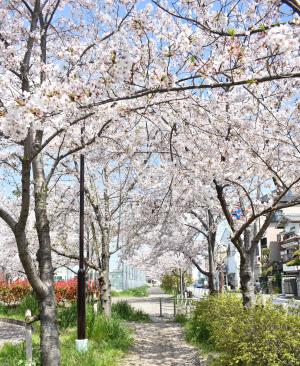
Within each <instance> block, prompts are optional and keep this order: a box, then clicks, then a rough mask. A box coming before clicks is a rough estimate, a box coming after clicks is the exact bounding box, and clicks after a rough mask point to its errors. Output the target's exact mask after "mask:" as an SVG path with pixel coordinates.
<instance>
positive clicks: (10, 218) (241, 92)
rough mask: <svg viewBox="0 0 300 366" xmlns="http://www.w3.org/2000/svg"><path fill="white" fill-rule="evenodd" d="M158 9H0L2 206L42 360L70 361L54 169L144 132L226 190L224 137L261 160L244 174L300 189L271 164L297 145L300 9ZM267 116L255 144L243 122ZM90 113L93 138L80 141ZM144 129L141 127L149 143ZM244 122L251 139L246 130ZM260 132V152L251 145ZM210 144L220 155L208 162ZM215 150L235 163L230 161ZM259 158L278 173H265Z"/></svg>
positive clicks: (84, 0)
mask: <svg viewBox="0 0 300 366" xmlns="http://www.w3.org/2000/svg"><path fill="white" fill-rule="evenodd" d="M286 3H287V2H286ZM152 4H153V6H152V5H151V4H147V5H145V4H142V3H141V4H136V3H135V2H130V1H122V2H117V1H116V2H105V3H104V4H101V3H100V2H98V1H97V2H96V3H95V1H92V0H78V1H76V2H74V1H68V0H56V1H54V0H44V1H42V0H28V1H26V0H22V1H15V0H10V1H4V0H3V1H1V3H0V6H1V12H0V17H1V22H0V24H1V25H0V40H1V48H0V64H1V66H0V67H1V78H0V82H1V92H0V101H1V102H0V108H1V109H0V115H1V118H0V131H1V135H0V138H1V140H0V144H1V150H2V152H1V166H3V170H2V172H3V173H2V174H4V172H6V171H7V172H9V173H8V175H7V176H5V179H7V178H8V177H11V179H15V180H16V181H18V182H17V183H18V184H19V185H20V189H19V191H18V195H19V196H18V197H17V200H16V202H17V204H16V205H15V206H12V205H7V204H6V202H5V200H4V201H3V202H1V206H0V217H1V218H2V220H4V222H5V223H6V224H7V225H8V226H9V227H10V229H11V231H12V232H13V235H14V237H15V241H16V244H17V248H18V253H19V257H20V260H21V263H22V266H23V268H24V271H25V273H26V275H27V277H28V280H29V282H30V284H31V286H32V288H33V289H34V291H35V293H36V294H37V297H38V299H39V307H40V318H41V361H42V364H43V365H45V366H52V365H59V363H60V361H59V360H60V351H59V335H58V328H57V322H56V306H55V296H54V290H53V263H52V254H51V246H52V244H51V229H50V220H49V210H48V204H49V192H50V190H51V189H52V187H53V186H55V183H56V180H58V179H61V177H60V176H59V173H58V170H57V169H58V168H59V166H61V165H62V164H65V162H67V161H68V159H71V157H72V155H74V154H76V153H77V152H78V151H80V150H81V149H83V148H84V149H86V150H87V149H89V148H91V146H93V145H97V144H98V143H99V141H102V140H109V139H114V138H115V137H117V140H118V139H120V138H121V139H123V140H124V141H126V140H127V144H126V143H125V145H127V146H126V149H125V150H126V152H127V153H128V149H129V151H130V149H134V148H133V147H132V145H131V144H132V142H134V141H135V140H139V139H140V140H142V139H144V143H141V141H139V145H138V146H139V147H141V146H142V147H143V148H145V150H146V154H149V151H151V149H155V150H156V151H157V152H159V151H160V150H159V148H158V147H159V142H162V144H161V145H162V147H163V151H160V153H165V151H166V147H168V150H169V154H170V157H171V160H172V161H173V162H172V163H173V164H175V161H176V163H177V164H181V165H182V166H184V165H186V164H187V163H190V166H191V167H192V169H199V168H200V169H202V168H203V166H204V165H205V166H206V168H208V166H209V164H211V165H212V167H211V168H212V169H203V172H205V173H206V174H207V176H206V177H204V178H203V181H205V180H206V182H208V184H209V185H211V183H212V182H213V181H214V180H215V181H216V182H217V185H218V186H220V185H221V186H223V185H224V182H225V180H224V179H225V177H224V176H222V174H220V170H221V171H223V170H224V169H227V168H228V169H229V168H230V169H233V166H232V165H233V164H232V161H231V165H230V164H229V165H228V167H227V164H228V162H229V159H227V160H226V156H225V155H226V144H228V145H230V146H229V147H230V149H229V148H228V151H230V153H231V154H232V152H233V151H235V152H236V151H237V150H238V151H239V154H240V155H241V156H243V159H248V158H249V161H251V163H252V164H253V166H254V167H255V168H253V167H252V165H251V173H249V175H247V179H248V180H249V177H256V176H258V177H263V179H270V175H271V176H272V178H275V181H276V187H278V184H279V186H280V187H287V188H289V189H290V188H291V187H293V188H294V189H295V188H296V187H295V185H296V183H295V184H293V182H294V181H288V182H287V183H285V186H284V185H283V184H282V182H281V180H282V181H284V179H285V177H286V172H284V173H282V171H280V172H279V171H278V170H279V169H281V170H283V171H284V170H285V168H284V163H283V162H282V163H281V164H279V165H280V168H279V167H278V165H276V164H277V163H276V164H275V166H276V169H275V167H274V164H273V163H274V161H275V152H276V151H277V153H278V152H281V151H282V149H284V150H286V151H287V156H288V157H289V158H290V159H292V160H291V161H293V162H294V160H293V159H294V158H293V157H292V153H290V151H294V150H296V151H297V148H298V143H297V139H298V137H297V135H295V133H297V126H296V125H295V123H294V120H295V115H296V113H297V111H296V110H295V113H294V114H293V115H292V117H291V119H287V118H285V116H284V114H285V113H286V110H287V109H288V110H290V109H291V108H290V106H291V105H293V106H294V105H295V98H296V90H297V84H296V78H298V77H299V76H300V73H299V66H298V65H299V62H298V61H299V55H298V41H297V35H298V18H297V16H296V15H294V13H297V3H296V2H294V1H289V2H288V5H289V6H291V7H292V11H293V12H294V13H292V11H290V10H288V11H286V10H285V9H284V8H283V6H280V4H281V3H280V2H276V3H274V2H270V1H268V0H265V1H263V2H261V3H260V4H259V5H258V4H257V2H256V1H250V2H245V3H244V2H242V3H241V4H231V2H230V1H225V2H223V1H222V2H221V1H215V2H206V1H204V2H201V3H197V4H194V3H192V2H183V3H180V4H178V8H176V9H170V8H169V7H170V5H169V4H168V3H167V2H165V3H163V2H152ZM285 6H286V5H285ZM174 11H175V12H174ZM242 98H243V100H242ZM266 100H267V102H266ZM253 102H254V103H255V108H253ZM278 104H279V106H278ZM294 109H296V108H294ZM241 111H243V115H241ZM257 111H259V117H258V120H259V123H258V125H259V128H258V127H256V128H257V130H258V132H259V133H258V134H257V135H258V136H260V137H262V135H263V136H267V135H268V137H269V139H268V141H270V139H271V140H272V143H269V142H268V143H267V139H263V138H261V139H260V140H259V138H258V139H254V137H255V132H256V131H257V130H255V129H252V130H251V129H250V128H249V130H247V128H248V125H250V124H251V125H254V124H255V122H256V121H255V119H256V114H257ZM274 115H275V116H276V118H274ZM281 118H282V120H283V121H284V126H285V130H284V131H285V133H284V137H282V136H281V134H279V133H278V132H276V131H277V128H280V129H281V128H282V126H281V125H280V123H282V122H280V123H279V124H277V125H276V123H277V120H278V119H279V121H281ZM202 119H203V121H202V122H203V123H198V122H200V121H201V120H202ZM269 119H271V120H272V124H271V126H270V127H269V126H268V124H267V121H268V120H269ZM274 120H275V121H276V123H275V122H274ZM83 121H85V123H86V128H85V136H84V137H83V136H81V135H80V131H81V128H80V127H81V125H82V124H83ZM195 122H197V123H198V125H197V123H196V125H195ZM226 127H227V128H226ZM139 128H142V129H143V131H145V133H144V134H141V136H140V137H139V133H138V131H139ZM243 128H244V129H245V130H246V131H245V134H240V130H241V129H243ZM133 130H134V131H135V133H134V134H133V133H131V132H132V131H133ZM200 131H201V134H200ZM253 131H255V132H253ZM132 135H133V136H134V137H133V136H132ZM233 135H234V136H235V138H233ZM240 135H242V137H240ZM209 136H214V137H213V138H211V139H210V138H209ZM236 136H239V138H237V137H236ZM199 137H201V140H202V141H203V143H201V145H202V146H201V149H200V154H199V150H198V148H199V147H200V146H199V141H198V139H199ZM252 140H253V145H252V148H250V147H249V146H248V145H247V143H248V142H250V141H252ZM273 140H274V141H276V143H277V145H276V144H275V143H273ZM282 140H284V141H282ZM149 141H152V142H151V143H150V144H149V143H148V142H149ZM204 143H206V146H203V145H204ZM255 143H257V144H258V145H257V146H259V148H258V147H257V146H255ZM263 143H264V144H265V145H267V146H268V148H267V149H266V151H267V153H268V156H267V158H268V159H271V160H272V163H270V162H269V161H268V159H267V160H265V162H266V163H264V164H260V165H259V164H258V163H257V162H258V161H260V162H261V159H260V158H259V157H261V156H263V158H264V154H266V153H265V151H262V147H261V146H262V145H263ZM274 144H275V145H274ZM223 145H225V149H224V146H223ZM291 145H293V146H291ZM212 146H213V147H214V148H215V149H216V154H215V157H214V158H216V159H213V157H211V147H212ZM241 147H242V148H241ZM271 147H272V148H273V150H271ZM291 148H293V149H294V150H291ZM217 152H218V153H217ZM250 152H251V153H250ZM140 153H143V152H142V151H140ZM219 153H220V155H221V158H223V160H224V158H225V161H223V160H221V163H220V161H218V154H219ZM253 154H254V155H255V156H256V158H255V159H253ZM196 156H197V160H196V161H197V164H196V165H195V164H194V162H195V157H196ZM201 156H202V160H201V161H199V160H200V158H201ZM235 163H236V161H235ZM201 165H202V166H201ZM225 165H226V166H225ZM244 166H245V163H244V162H243V161H241V159H240V160H239V165H236V166H235V167H234V169H235V170H236V171H237V170H240V171H241V170H242V171H243V172H245V167H244ZM261 166H264V167H267V169H266V171H268V172H269V173H270V172H272V174H271V173H270V175H269V176H266V174H264V173H262V172H261V170H260V169H261V168H259V167H261ZM270 167H271V169H270ZM247 168H248V166H247ZM258 170H259V171H258ZM229 171H230V170H229ZM274 171H275V172H276V173H277V175H278V176H277V175H276V174H275V173H274ZM249 172H250V170H249ZM282 174H284V178H283V177H282ZM274 175H275V177H274ZM278 177H280V179H279V178H278ZM231 178H232V177H231ZM257 179H258V178H257ZM259 179H262V178H259ZM259 179H258V180H259ZM295 179H296V178H295ZM245 184H246V183H245ZM247 184H248V183H247ZM284 190H286V188H284ZM282 192H283V191H282ZM280 194H282V193H280ZM280 194H279V195H280ZM278 197H279V196H278ZM31 205H32V206H31ZM30 207H33V209H34V213H35V221H36V223H35V230H36V235H37V238H38V250H37V252H36V257H37V262H38V266H36V265H35V262H34V253H32V252H31V251H30V249H29V248H30V245H29V241H28V232H27V223H28V218H29V215H30ZM276 207H277V206H276ZM277 208H278V207H277ZM274 209H275V206H274V207H273V206H272V209H271V210H272V211H273V210H274ZM261 212H263V211H261ZM254 216H255V215H254ZM255 217H256V216H255ZM252 222H253V220H252V221H251V223H252Z"/></svg>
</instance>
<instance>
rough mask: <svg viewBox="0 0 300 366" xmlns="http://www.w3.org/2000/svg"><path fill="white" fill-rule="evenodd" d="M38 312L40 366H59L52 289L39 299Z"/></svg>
mask: <svg viewBox="0 0 300 366" xmlns="http://www.w3.org/2000/svg"><path fill="white" fill-rule="evenodd" d="M39 310H40V319H41V333H40V335H41V340H40V347H41V365H43V366H59V365H60V344H59V332H58V324H57V314H56V302H55V293H54V289H53V287H52V288H51V287H49V292H48V294H47V296H46V297H44V298H42V299H39Z"/></svg>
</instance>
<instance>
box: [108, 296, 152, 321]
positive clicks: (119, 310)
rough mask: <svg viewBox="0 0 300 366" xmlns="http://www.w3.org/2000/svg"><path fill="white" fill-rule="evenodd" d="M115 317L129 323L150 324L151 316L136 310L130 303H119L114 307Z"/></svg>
mask: <svg viewBox="0 0 300 366" xmlns="http://www.w3.org/2000/svg"><path fill="white" fill-rule="evenodd" d="M112 314H113V316H116V317H120V318H121V319H123V320H127V321H137V322H149V321H150V318H149V315H148V314H146V313H144V312H143V311H142V310H135V309H134V308H133V307H132V306H131V305H130V304H128V302H126V301H119V302H117V303H115V304H113V305H112Z"/></svg>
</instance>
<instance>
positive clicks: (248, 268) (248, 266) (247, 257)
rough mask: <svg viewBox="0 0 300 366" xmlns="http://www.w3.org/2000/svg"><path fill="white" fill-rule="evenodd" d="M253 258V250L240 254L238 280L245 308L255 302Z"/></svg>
mask: <svg viewBox="0 0 300 366" xmlns="http://www.w3.org/2000/svg"><path fill="white" fill-rule="evenodd" d="M254 258H255V251H247V252H245V253H244V254H243V255H241V264H240V281H241V291H242V296H243V305H244V307H246V308H248V307H250V306H251V305H252V304H254V303H255V293H254Z"/></svg>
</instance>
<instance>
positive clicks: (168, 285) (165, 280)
mask: <svg viewBox="0 0 300 366" xmlns="http://www.w3.org/2000/svg"><path fill="white" fill-rule="evenodd" d="M183 277H184V283H185V286H186V287H187V286H190V285H191V284H192V283H193V279H192V276H191V275H190V274H188V273H185V274H184V276H183ZM179 281H180V277H179V273H166V274H164V275H163V276H162V278H161V285H160V287H161V288H162V289H163V290H164V291H165V292H166V293H167V294H170V295H174V294H177V293H178V292H179Z"/></svg>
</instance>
